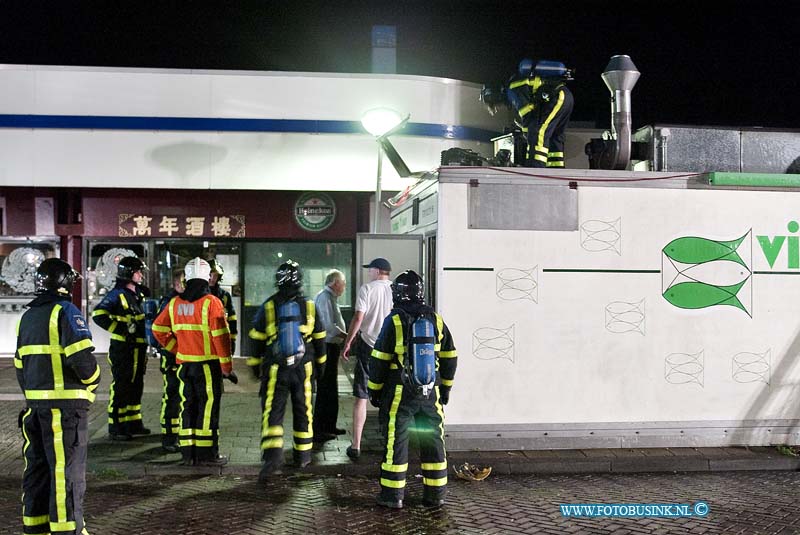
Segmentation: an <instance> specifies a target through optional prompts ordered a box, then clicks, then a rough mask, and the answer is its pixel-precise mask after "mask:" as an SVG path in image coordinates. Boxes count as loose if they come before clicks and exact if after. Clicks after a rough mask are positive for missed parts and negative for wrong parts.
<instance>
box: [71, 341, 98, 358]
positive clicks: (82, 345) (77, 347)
mask: <svg viewBox="0 0 800 535" xmlns="http://www.w3.org/2000/svg"><path fill="white" fill-rule="evenodd" d="M90 347H94V345H93V344H92V340H91V339H90V338H84V339H83V340H81V341H80V342H75V343H74V344H70V345H68V346H67V347H65V348H64V354H65V355H66V356H68V357H70V356H72V355H74V354H75V353H77V352H78V351H83V350H84V349H88V348H90Z"/></svg>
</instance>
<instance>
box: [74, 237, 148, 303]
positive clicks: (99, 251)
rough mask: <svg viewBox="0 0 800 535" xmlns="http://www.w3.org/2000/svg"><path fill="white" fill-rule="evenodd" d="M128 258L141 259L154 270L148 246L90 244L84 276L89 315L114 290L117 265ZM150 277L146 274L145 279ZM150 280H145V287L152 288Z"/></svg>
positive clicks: (139, 244)
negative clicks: (150, 261) (148, 253)
mask: <svg viewBox="0 0 800 535" xmlns="http://www.w3.org/2000/svg"><path fill="white" fill-rule="evenodd" d="M126 256H136V257H138V258H141V259H142V260H143V261H144V263H145V264H147V265H148V268H149V269H150V270H152V268H153V266H151V265H150V263H149V258H148V255H147V244H144V243H137V242H115V243H108V242H104V243H98V242H90V243H89V257H88V259H87V260H88V261H87V263H86V273H85V275H84V276H85V278H86V294H85V295H86V299H87V302H88V310H87V313H88V314H91V312H92V310H94V306H95V305H96V304H97V303H99V302H100V300H101V299H103V296H105V295H106V294H107V293H108V292H109V291H110V290H112V289H113V288H114V285H115V284H116V279H117V264H118V263H119V261H120V259H121V258H125V257H126ZM150 275H151V273H150V272H149V271H148V272H146V273H145V277H148V278H149V277H150ZM148 278H146V279H145V285H147V286H150V284H151V283H150V281H149V280H148Z"/></svg>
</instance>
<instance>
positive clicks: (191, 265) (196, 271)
mask: <svg viewBox="0 0 800 535" xmlns="http://www.w3.org/2000/svg"><path fill="white" fill-rule="evenodd" d="M184 272H185V273H186V280H187V281H190V280H192V279H203V280H204V281H207V280H208V279H209V278H211V265H209V263H208V262H206V261H205V260H203V259H202V258H200V257H197V258H192V259H191V260H189V261H188V262H186V267H185V268H184Z"/></svg>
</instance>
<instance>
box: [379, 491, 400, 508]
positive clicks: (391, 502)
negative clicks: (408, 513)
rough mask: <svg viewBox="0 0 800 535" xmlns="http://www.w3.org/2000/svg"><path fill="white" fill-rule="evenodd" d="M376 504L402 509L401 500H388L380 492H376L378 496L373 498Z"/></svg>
mask: <svg viewBox="0 0 800 535" xmlns="http://www.w3.org/2000/svg"><path fill="white" fill-rule="evenodd" d="M375 501H376V502H377V503H378V505H381V506H383V507H388V508H389V509H402V508H403V500H390V499H387V498H384V497H383V496H381V495H380V494H378V498H377V499H376V500H375Z"/></svg>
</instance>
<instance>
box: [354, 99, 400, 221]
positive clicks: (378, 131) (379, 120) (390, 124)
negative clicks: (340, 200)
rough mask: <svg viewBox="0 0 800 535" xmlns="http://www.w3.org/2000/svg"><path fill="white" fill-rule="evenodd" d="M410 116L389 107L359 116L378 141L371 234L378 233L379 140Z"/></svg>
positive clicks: (397, 127)
mask: <svg viewBox="0 0 800 535" xmlns="http://www.w3.org/2000/svg"><path fill="white" fill-rule="evenodd" d="M410 117H411V116H410V115H409V116H407V117H406V118H405V119H403V118H402V117H401V116H400V114H399V113H397V112H396V111H394V110H390V109H389V108H375V109H372V110H369V111H367V112H366V113H364V116H363V117H362V118H361V125H362V126H363V127H364V130H366V131H367V132H369V133H370V134H372V135H373V136H375V141H377V142H378V173H377V176H376V179H375V214H374V218H373V220H372V233H373V234H377V233H378V219H379V216H380V209H381V172H382V169H383V149H382V148H381V143H380V141H381V140H382V139H383V138H386V137H388V136H390V135H392V134H394V133H395V132H397V131H398V130H399V129H401V128H402V127H403V126H405V124H406V123H407V122H408V119H409V118H410Z"/></svg>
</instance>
